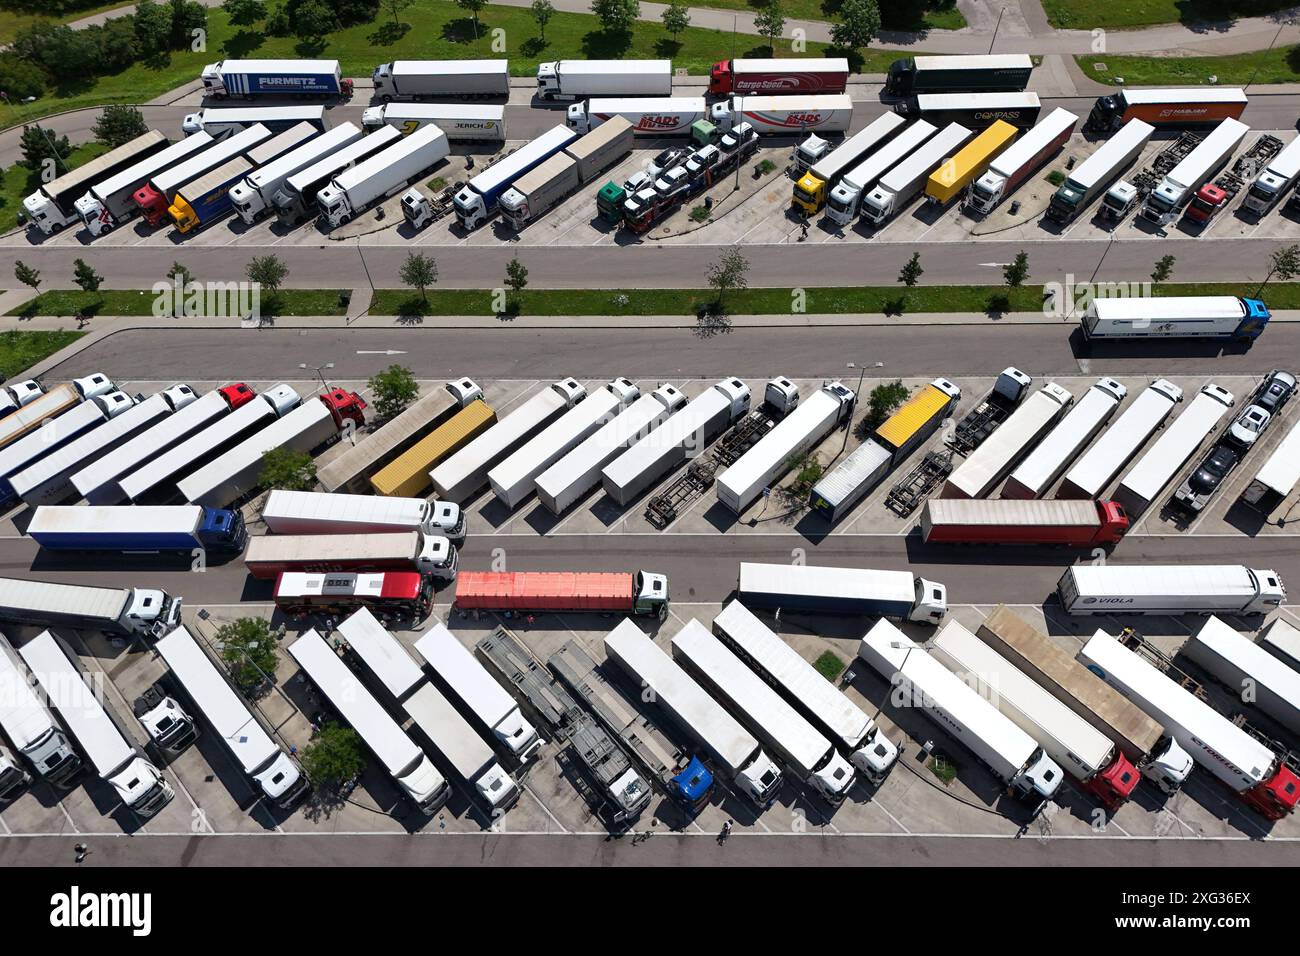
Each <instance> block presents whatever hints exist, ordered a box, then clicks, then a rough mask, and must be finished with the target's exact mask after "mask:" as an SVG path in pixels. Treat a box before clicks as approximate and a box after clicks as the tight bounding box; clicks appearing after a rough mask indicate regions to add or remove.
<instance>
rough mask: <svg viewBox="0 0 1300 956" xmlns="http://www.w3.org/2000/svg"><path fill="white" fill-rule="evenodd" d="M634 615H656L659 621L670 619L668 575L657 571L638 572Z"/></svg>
mask: <svg viewBox="0 0 1300 956" xmlns="http://www.w3.org/2000/svg"><path fill="white" fill-rule="evenodd" d="M632 587H633V590H634V591H635V596H634V598H633V602H632V611H633V613H634V614H654V615H657V616H658V618H659V620H661V621H662V620H665V619H666V618H667V617H668V575H666V574H659V573H658V572H655V571H638V572H637V573H636V576H635V577H634V578H633V581H632Z"/></svg>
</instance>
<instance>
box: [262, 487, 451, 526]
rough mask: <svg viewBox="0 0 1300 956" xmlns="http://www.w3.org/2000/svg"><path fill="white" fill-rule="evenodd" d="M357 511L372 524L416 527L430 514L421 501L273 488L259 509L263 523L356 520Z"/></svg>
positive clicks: (426, 503)
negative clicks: (304, 519) (269, 520)
mask: <svg viewBox="0 0 1300 956" xmlns="http://www.w3.org/2000/svg"><path fill="white" fill-rule="evenodd" d="M358 512H361V513H364V515H365V520H366V521H368V522H374V523H375V524H394V525H403V526H407V525H418V524H421V523H423V522H424V521H425V519H427V518H428V515H429V502H428V501H426V500H425V499H423V498H389V497H385V496H381V495H344V494H327V493H323V492H318V491H285V490H283V489H276V490H275V491H272V492H271V493H270V494H269V495H267V498H266V503H265V504H264V505H263V506H262V516H263V520H265V518H266V517H267V516H268V515H269V516H270V517H271V518H272V519H275V518H312V519H316V520H318V521H329V520H334V521H342V520H356V516H357V514H358Z"/></svg>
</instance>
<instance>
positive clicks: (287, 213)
mask: <svg viewBox="0 0 1300 956" xmlns="http://www.w3.org/2000/svg"><path fill="white" fill-rule="evenodd" d="M346 125H347V126H351V125H352V124H350V123H349V124H346ZM355 128H356V127H355V126H354V127H353V129H355ZM401 138H402V134H401V133H399V132H398V131H397V130H395V129H393V128H392V127H391V126H385V127H383V128H382V129H377V130H375V131H374V132H373V133H370V134H369V135H367V136H362V137H361V138H360V139H354V140H353V141H352V142H351V143H350V144H349V145H347V146H344V147H343V148H341V149H339V150H337V151H335V152H333V153H331V154H330V155H328V156H326V157H324V158H323V159H319V160H317V161H316V162H315V163H313V164H312V165H310V166H308V167H307V168H306V169H302V170H299V171H298V172H296V173H294V174H293V175H292V176H290V177H289V178H288V179H286V180H285V181H284V185H283V186H281V187H280V188H279V189H277V190H276V192H275V196H274V201H275V215H276V217H277V219H278V220H279V222H280V224H281V225H285V226H296V225H298V224H299V223H301V222H304V221H305V220H307V219H308V218H310V217H311V216H314V215H315V214H316V212H317V210H318V209H319V207H318V206H317V205H316V196H317V195H318V194H319V193H320V191H321V189H322V188H324V187H325V186H327V185H328V184H329V183H330V181H331V180H332V179H333V178H334V177H335V176H336V175H338V174H339V173H340V172H342V171H344V170H347V169H349V168H351V167H353V166H354V165H355V164H357V163H360V162H363V161H364V160H366V159H369V158H370V157H371V156H374V155H375V154H376V153H378V152H380V151H381V150H384V149H386V148H387V147H389V146H391V145H393V144H394V143H396V142H397V141H398V140H399V139H401Z"/></svg>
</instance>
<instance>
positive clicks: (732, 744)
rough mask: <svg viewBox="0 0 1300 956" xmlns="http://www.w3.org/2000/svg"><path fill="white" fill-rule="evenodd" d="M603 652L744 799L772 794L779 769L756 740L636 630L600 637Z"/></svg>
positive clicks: (760, 801) (762, 799)
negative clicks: (710, 759)
mask: <svg viewBox="0 0 1300 956" xmlns="http://www.w3.org/2000/svg"><path fill="white" fill-rule="evenodd" d="M692 625H694V627H696V628H699V629H700V630H702V631H703V630H704V627H703V625H701V624H700V623H699V622H698V621H696V620H695V619H694V618H692V619H691V621H690V622H689V623H688V624H687V627H691V626H692ZM705 633H706V634H707V633H708V632H707V631H706V632H705ZM605 653H606V654H608V655H609V658H610V659H611V660H612V661H614V663H615V664H617V665H618V666H619V667H620V668H622V670H623V672H624V673H625V674H627V676H628V677H629V678H630V679H631V680H632V681H633V682H634V683H635V684H636V690H637V693H638V695H639V696H640V699H641V700H652V701H653V702H654V703H655V704H656V705H657V706H659V707H660V708H662V709H663V711H664V712H665V713H667V714H668V715H669V716H670V717H671V718H673V720H675V721H676V722H677V724H678V726H679V727H680V728H681V730H682V731H684V732H685V733H686V734H687V735H688V736H689V737H690V738H691V740H692V741H693V742H694V743H696V744H698V745H699V746H700V747H701V748H703V750H704V751H705V752H706V753H707V754H708V755H709V756H710V757H711V758H712V761H713V767H714V769H716V770H719V771H721V772H722V773H723V775H724V776H725V777H726V778H727V779H729V780H731V781H732V783H733V784H734V785H735V786H736V787H737V788H738V789H739V790H740V791H741V792H742V793H744V795H745V796H746V797H748V798H749V799H750V800H752V801H753V802H754V803H755V804H756V805H757V806H759V807H763V806H766V805H767V804H768V803H769V802H771V800H772V799H773V798H775V797H776V794H777V791H779V790H780V788H781V783H782V778H781V770H780V768H779V767H777V765H776V764H775V763H774V762H773V761H772V759H771V758H770V757H769V756H768V755H767V754H766V753H765V752H764V750H763V748H762V746H761V745H760V744H759V742H758V740H756V739H755V738H754V737H753V735H752V734H750V733H749V731H747V730H745V728H744V727H742V726H741V725H740V723H739V722H738V721H737V720H736V719H735V718H734V717H732V716H731V715H730V714H729V713H727V711H726V710H724V709H723V708H722V706H721V705H720V704H719V703H718V702H717V701H716V700H715V699H714V698H713V697H711V696H710V695H709V694H708V692H707V691H705V690H704V688H702V687H701V686H700V685H699V684H698V683H697V682H696V681H695V680H694V678H692V677H691V676H690V675H689V674H687V673H686V671H684V670H683V669H682V667H681V665H680V664H678V663H677V662H676V661H674V660H673V659H672V658H671V657H669V656H668V654H666V653H665V652H664V651H663V650H662V649H661V648H660V647H659V646H658V645H657V644H655V642H654V641H652V640H650V638H648V637H647V636H646V635H645V634H643V633H642V632H641V630H640V629H639V628H636V627H630V628H623V627H620V628H616V629H615V630H613V631H611V632H610V633H609V634H607V635H605ZM647 694H648V695H650V696H648V697H647Z"/></svg>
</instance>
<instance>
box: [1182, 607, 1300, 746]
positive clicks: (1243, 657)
mask: <svg viewBox="0 0 1300 956" xmlns="http://www.w3.org/2000/svg"><path fill="white" fill-rule="evenodd" d="M1180 653H1181V654H1183V655H1185V656H1186V657H1187V658H1188V659H1189V660H1192V661H1194V662H1196V663H1197V664H1199V665H1200V666H1201V668H1202V669H1203V670H1205V671H1206V672H1207V673H1209V674H1210V675H1212V676H1213V677H1214V678H1216V679H1217V680H1219V681H1220V682H1222V683H1223V685H1224V686H1225V687H1227V688H1228V689H1229V690H1231V691H1232V693H1233V694H1234V695H1236V696H1237V698H1238V699H1239V700H1241V701H1243V702H1245V703H1249V704H1252V705H1253V706H1255V707H1258V708H1259V709H1260V710H1262V711H1263V712H1264V713H1266V714H1268V716H1270V717H1272V718H1273V719H1274V720H1276V721H1277V722H1278V723H1279V724H1281V725H1282V726H1283V727H1285V728H1286V729H1287V730H1289V731H1291V732H1292V733H1300V673H1297V672H1296V671H1294V670H1292V669H1291V668H1290V667H1288V666H1287V665H1286V664H1284V663H1283V662H1282V661H1280V660H1279V659H1278V658H1276V657H1274V656H1273V655H1272V654H1270V653H1269V652H1268V651H1267V650H1265V649H1264V648H1263V647H1262V646H1261V645H1259V644H1256V643H1255V642H1254V641H1251V640H1249V639H1247V638H1245V637H1242V636H1241V634H1239V633H1238V632H1236V631H1234V630H1233V629H1232V628H1230V627H1229V626H1228V625H1227V624H1225V623H1223V621H1221V620H1219V619H1218V618H1217V617H1215V616H1214V615H1210V617H1209V619H1208V620H1207V621H1206V622H1205V624H1204V625H1202V627H1201V629H1200V630H1199V631H1197V632H1196V633H1195V634H1193V635H1192V637H1191V640H1189V641H1188V642H1187V643H1186V644H1184V645H1183V647H1182V650H1181V651H1180Z"/></svg>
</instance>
